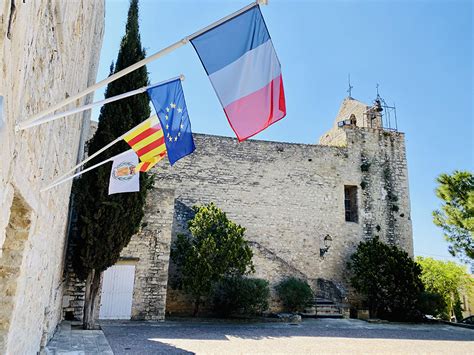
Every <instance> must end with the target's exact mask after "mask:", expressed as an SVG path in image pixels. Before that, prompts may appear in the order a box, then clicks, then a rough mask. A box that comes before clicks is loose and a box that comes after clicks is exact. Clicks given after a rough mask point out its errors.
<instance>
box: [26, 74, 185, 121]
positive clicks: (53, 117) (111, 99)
mask: <svg viewBox="0 0 474 355" xmlns="http://www.w3.org/2000/svg"><path fill="white" fill-rule="evenodd" d="M177 79H180V80H181V81H183V80H184V75H182V74H181V75H180V76H177V77H175V78H172V79H168V80H165V81H162V82H159V83H157V84H153V85H149V86H145V87H142V88H140V89H136V90H133V91H129V92H126V93H123V94H120V95H116V96H113V97H109V98H107V99H105V100H102V101H97V102H93V103H90V104H88V105H84V106H80V107H77V108H74V109H72V110H69V111H64V112H59V113H57V114H55V115H50V116H46V117H43V118H41V119H38V120H36V121H33V122H31V123H28V122H27V121H25V122H21V123H20V124H19V125H18V128H17V130H24V129H28V128H31V127H35V126H38V125H40V124H43V123H46V122H50V121H54V120H57V119H58V118H61V117H65V116H69V115H72V114H75V113H78V112H82V111H85V110H88V109H90V108H92V107H95V106H102V105H105V104H108V103H110V102H114V101H118V100H121V99H125V98H126V97H130V96H133V95H137V94H141V93H142V92H145V91H147V90H148V89H150V88H154V87H156V86H160V85H164V84H166V83H169V82H171V81H174V80H177Z"/></svg>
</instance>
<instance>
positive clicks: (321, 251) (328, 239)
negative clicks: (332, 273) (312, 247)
mask: <svg viewBox="0 0 474 355" xmlns="http://www.w3.org/2000/svg"><path fill="white" fill-rule="evenodd" d="M331 243H332V237H331V236H330V235H329V234H326V236H325V237H324V239H323V244H324V248H319V256H320V257H321V258H322V257H324V254H326V253H327V252H328V250H329V248H330V247H331Z"/></svg>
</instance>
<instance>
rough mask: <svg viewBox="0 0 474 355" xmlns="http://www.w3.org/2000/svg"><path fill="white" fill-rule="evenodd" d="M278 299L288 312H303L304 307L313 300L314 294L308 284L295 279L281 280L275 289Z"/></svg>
mask: <svg viewBox="0 0 474 355" xmlns="http://www.w3.org/2000/svg"><path fill="white" fill-rule="evenodd" d="M275 289H276V291H277V293H278V297H279V298H280V299H281V301H282V302H283V305H284V306H285V308H286V310H288V311H290V312H297V311H303V310H304V308H305V306H306V305H307V304H308V303H310V302H311V301H312V300H313V297H314V294H313V291H312V290H311V287H309V285H308V283H307V282H306V281H304V280H300V279H297V278H296V277H289V278H286V279H284V280H282V281H281V282H280V283H279V284H278V285H276V287H275Z"/></svg>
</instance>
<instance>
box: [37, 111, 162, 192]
mask: <svg viewBox="0 0 474 355" xmlns="http://www.w3.org/2000/svg"><path fill="white" fill-rule="evenodd" d="M154 117H156V115H153V116H151V117H149V118H147V119H146V120H145V121H143V122H142V123H140V124H139V125H137V126H135V127H133V128H132V129H131V130H129V131H127V132H125V133H124V134H122V135H121V136H120V137H118V138H117V139H115V140H113V141H112V142H110V143H109V144H107V145H106V146H105V147H103V148H101V149H99V150H98V151H97V152H95V153H94V154H92V155H91V156H90V157H87V158H86V159H84V160H83V161H81V162H80V163H79V164H77V165H76V166H75V167H73V168H71V170H68V171H67V172H65V173H64V174H63V175H61V176H60V177H58V178H57V179H56V180H54V181H53V183H52V184H51V185H49V186H48V187H47V189H49V187H52V186H56V183H57V182H58V181H59V180H61V179H63V178H65V177H66V176H67V175H68V174H69V173H71V172H73V171H75V170H76V169H77V168H79V167H81V166H83V165H84V164H85V163H87V162H88V161H89V160H91V159H94V158H95V157H96V156H98V155H99V154H100V153H102V152H104V151H105V150H107V149H109V148H110V147H111V146H113V145H114V144H115V143H117V142H120V141H121V140H122V139H123V137H125V136H126V135H127V134H129V133H130V132H132V131H133V130H135V129H137V128H138V127H140V126H141V125H143V124H145V122H147V121H148V120H150V119H153V118H154ZM41 191H43V190H41Z"/></svg>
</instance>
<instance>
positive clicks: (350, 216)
mask: <svg viewBox="0 0 474 355" xmlns="http://www.w3.org/2000/svg"><path fill="white" fill-rule="evenodd" d="M344 209H345V213H346V222H355V223H357V222H358V218H357V186H344Z"/></svg>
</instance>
